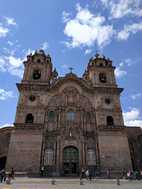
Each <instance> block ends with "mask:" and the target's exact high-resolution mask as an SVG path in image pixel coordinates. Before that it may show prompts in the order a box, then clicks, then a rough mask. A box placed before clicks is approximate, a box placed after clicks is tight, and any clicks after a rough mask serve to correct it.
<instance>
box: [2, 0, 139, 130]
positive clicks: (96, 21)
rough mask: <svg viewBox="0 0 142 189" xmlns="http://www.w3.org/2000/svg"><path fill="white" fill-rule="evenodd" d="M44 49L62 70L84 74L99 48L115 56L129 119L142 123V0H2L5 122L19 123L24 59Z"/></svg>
mask: <svg viewBox="0 0 142 189" xmlns="http://www.w3.org/2000/svg"><path fill="white" fill-rule="evenodd" d="M40 48H43V49H44V50H45V52H46V53H49V54H50V55H51V57H52V62H53V65H54V67H56V68H57V71H58V73H59V75H64V74H65V73H67V72H69V69H68V67H71V66H72V67H73V68H74V72H75V73H76V74H78V75H79V76H81V75H82V74H83V72H84V70H85V68H86V66H87V63H88V60H89V58H90V57H92V56H94V54H95V53H96V51H99V52H100V53H101V54H104V55H105V56H106V57H109V58H110V59H112V61H113V64H114V65H115V66H116V70H115V74H116V78H117V83H118V85H119V87H123V88H124V89H125V90H124V92H123V93H122V96H121V103H122V108H123V114H124V119H125V124H126V125H132V126H133V125H134V126H138V125H139V126H142V84H141V82H142V79H141V76H142V54H141V49H142V1H141V0H85V1H84V0H80V1H79V0H76V1H75V0H70V1H67V0H62V1H57V0H56V1H55V0H52V1H50V0H40V1H39V0H36V1H34V0H30V1H28V0H20V1H19V0H13V1H9V0H1V5H0V107H1V108H0V127H3V126H7V125H10V124H13V122H14V119H15V112H16V106H17V100H18V91H17V89H16V83H17V82H20V80H21V78H22V73H23V64H22V61H23V60H24V59H25V57H26V55H27V54H28V53H30V52H33V51H34V50H36V49H40Z"/></svg>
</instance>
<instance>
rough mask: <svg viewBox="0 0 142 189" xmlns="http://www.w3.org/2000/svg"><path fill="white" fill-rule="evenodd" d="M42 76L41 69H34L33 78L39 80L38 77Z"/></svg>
mask: <svg viewBox="0 0 142 189" xmlns="http://www.w3.org/2000/svg"><path fill="white" fill-rule="evenodd" d="M40 77H41V73H40V70H34V72H33V79H35V80H37V79H40Z"/></svg>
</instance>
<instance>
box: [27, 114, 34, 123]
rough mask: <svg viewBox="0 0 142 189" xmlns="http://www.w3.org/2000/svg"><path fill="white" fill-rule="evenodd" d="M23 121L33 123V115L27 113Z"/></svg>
mask: <svg viewBox="0 0 142 189" xmlns="http://www.w3.org/2000/svg"><path fill="white" fill-rule="evenodd" d="M25 122H26V123H33V122H34V117H33V115H32V114H31V113H30V114H27V116H26V120H25Z"/></svg>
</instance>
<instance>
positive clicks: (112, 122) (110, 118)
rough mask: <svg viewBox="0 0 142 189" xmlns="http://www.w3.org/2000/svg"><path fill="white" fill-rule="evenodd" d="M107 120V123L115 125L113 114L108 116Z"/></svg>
mask: <svg viewBox="0 0 142 189" xmlns="http://www.w3.org/2000/svg"><path fill="white" fill-rule="evenodd" d="M106 121H107V125H108V126H113V125H114V121H113V117H112V116H107V118H106Z"/></svg>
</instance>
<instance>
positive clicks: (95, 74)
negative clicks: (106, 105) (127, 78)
mask: <svg viewBox="0 0 142 189" xmlns="http://www.w3.org/2000/svg"><path fill="white" fill-rule="evenodd" d="M114 70H115V67H114V66H113V65H112V61H111V60H110V59H106V58H105V56H100V55H99V54H98V53H97V54H96V55H95V57H92V58H90V60H89V63H88V66H87V70H86V71H85V73H84V75H83V78H84V79H87V80H90V81H91V83H92V84H93V86H94V87H116V80H115V75H114Z"/></svg>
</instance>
